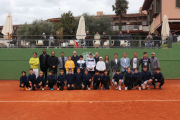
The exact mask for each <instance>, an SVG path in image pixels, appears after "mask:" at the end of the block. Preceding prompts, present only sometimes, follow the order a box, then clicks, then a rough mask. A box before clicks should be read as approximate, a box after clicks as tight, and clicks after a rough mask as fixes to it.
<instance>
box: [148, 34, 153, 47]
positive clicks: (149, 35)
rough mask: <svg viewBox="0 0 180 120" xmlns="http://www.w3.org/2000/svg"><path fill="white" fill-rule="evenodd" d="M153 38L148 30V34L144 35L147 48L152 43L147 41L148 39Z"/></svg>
mask: <svg viewBox="0 0 180 120" xmlns="http://www.w3.org/2000/svg"><path fill="white" fill-rule="evenodd" d="M152 39H153V37H152V35H151V32H149V34H148V36H147V37H146V40H147V41H146V47H147V48H149V47H151V45H152V43H151V41H149V40H152Z"/></svg>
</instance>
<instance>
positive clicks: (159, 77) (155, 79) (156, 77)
mask: <svg viewBox="0 0 180 120" xmlns="http://www.w3.org/2000/svg"><path fill="white" fill-rule="evenodd" d="M160 71H161V69H160V68H159V67H158V68H156V72H155V73H154V74H153V75H152V79H153V82H152V84H153V85H154V89H156V85H157V84H156V83H157V82H159V83H160V85H159V89H162V88H161V86H162V85H163V84H164V77H163V74H162V73H161V72H160Z"/></svg>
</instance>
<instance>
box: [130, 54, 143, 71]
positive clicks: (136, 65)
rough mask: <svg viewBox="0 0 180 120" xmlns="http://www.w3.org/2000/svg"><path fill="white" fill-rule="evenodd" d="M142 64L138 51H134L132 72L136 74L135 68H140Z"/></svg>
mask: <svg viewBox="0 0 180 120" xmlns="http://www.w3.org/2000/svg"><path fill="white" fill-rule="evenodd" d="M140 64H141V60H140V59H139V58H138V57H137V53H136V52H134V57H133V58H132V59H131V61H130V65H131V71H132V74H134V70H135V68H137V69H138V70H139V66H140Z"/></svg>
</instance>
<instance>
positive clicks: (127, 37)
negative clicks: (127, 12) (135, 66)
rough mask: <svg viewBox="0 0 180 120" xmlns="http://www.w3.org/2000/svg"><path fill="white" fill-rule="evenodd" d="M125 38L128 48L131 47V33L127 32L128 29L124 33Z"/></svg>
mask: <svg viewBox="0 0 180 120" xmlns="http://www.w3.org/2000/svg"><path fill="white" fill-rule="evenodd" d="M125 38H126V40H127V43H128V46H129V48H131V40H132V35H131V33H129V30H127V33H126V34H125Z"/></svg>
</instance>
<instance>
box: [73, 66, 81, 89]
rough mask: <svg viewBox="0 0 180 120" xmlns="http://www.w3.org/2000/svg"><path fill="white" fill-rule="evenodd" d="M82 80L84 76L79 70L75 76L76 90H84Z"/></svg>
mask: <svg viewBox="0 0 180 120" xmlns="http://www.w3.org/2000/svg"><path fill="white" fill-rule="evenodd" d="M82 80H83V75H82V74H81V69H80V68H78V69H77V73H76V74H75V90H81V89H82Z"/></svg>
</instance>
